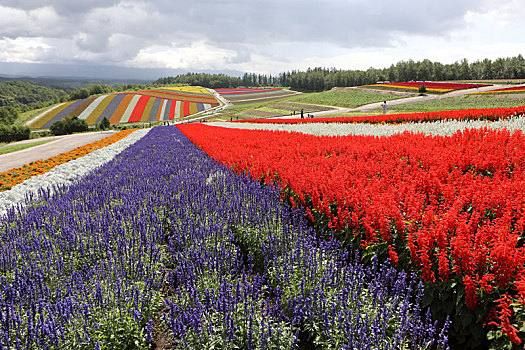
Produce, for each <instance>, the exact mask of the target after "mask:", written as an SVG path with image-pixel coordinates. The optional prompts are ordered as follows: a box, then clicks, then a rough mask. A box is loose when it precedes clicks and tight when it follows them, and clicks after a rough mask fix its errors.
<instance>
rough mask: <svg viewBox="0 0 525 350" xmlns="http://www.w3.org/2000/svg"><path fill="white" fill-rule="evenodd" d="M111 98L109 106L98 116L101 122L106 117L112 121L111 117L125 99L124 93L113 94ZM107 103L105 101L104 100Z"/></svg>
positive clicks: (98, 121) (98, 120)
mask: <svg viewBox="0 0 525 350" xmlns="http://www.w3.org/2000/svg"><path fill="white" fill-rule="evenodd" d="M110 97H111V99H110V100H109V99H108V100H109V102H108V106H107V107H106V109H104V111H103V112H102V113H101V114H100V116H99V117H98V118H97V121H96V122H97V123H100V122H101V121H102V120H104V118H107V119H108V120H109V121H110V122H111V117H112V116H113V113H115V111H116V110H117V108H118V106H119V105H120V103H121V102H122V100H123V99H124V95H111V96H110ZM104 103H105V102H104Z"/></svg>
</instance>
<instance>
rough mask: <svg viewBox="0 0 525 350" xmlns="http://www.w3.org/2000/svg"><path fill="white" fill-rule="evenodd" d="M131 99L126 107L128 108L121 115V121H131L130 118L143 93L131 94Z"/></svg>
mask: <svg viewBox="0 0 525 350" xmlns="http://www.w3.org/2000/svg"><path fill="white" fill-rule="evenodd" d="M131 96H132V97H131V100H130V101H129V103H128V106H127V107H126V110H125V111H124V113H123V114H122V116H121V117H120V121H119V123H127V122H128V121H129V118H130V117H131V113H132V112H133V110H134V109H135V106H136V105H137V103H138V102H139V100H140V97H141V95H131Z"/></svg>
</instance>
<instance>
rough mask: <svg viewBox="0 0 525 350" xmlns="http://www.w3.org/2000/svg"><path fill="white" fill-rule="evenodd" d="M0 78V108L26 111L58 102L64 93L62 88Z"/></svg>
mask: <svg viewBox="0 0 525 350" xmlns="http://www.w3.org/2000/svg"><path fill="white" fill-rule="evenodd" d="M0 79H1V80H0V108H2V107H15V108H17V109H18V110H20V111H27V110H30V109H35V108H41V107H44V106H46V105H49V104H51V103H53V102H59V101H60V97H61V96H63V95H65V94H66V92H65V91H64V90H62V89H57V88H54V87H50V86H44V85H40V84H34V83H31V82H27V81H16V80H15V81H13V80H8V79H7V78H0Z"/></svg>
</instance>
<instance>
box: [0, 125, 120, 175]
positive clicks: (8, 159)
mask: <svg viewBox="0 0 525 350" xmlns="http://www.w3.org/2000/svg"><path fill="white" fill-rule="evenodd" d="M115 132H116V131H113V130H111V131H100V132H89V133H84V134H74V135H64V136H52V137H43V138H40V139H33V140H25V141H20V142H13V143H10V144H8V146H12V145H17V144H26V143H31V142H36V141H41V140H54V141H52V142H49V143H46V144H43V145H39V146H35V147H31V148H27V149H24V150H21V151H17V152H12V153H7V154H2V155H0V172H3V171H7V170H10V169H13V168H17V167H20V166H23V165H24V164H28V163H31V162H34V161H37V160H40V159H47V158H50V157H54V156H57V155H59V154H61V153H64V152H69V151H71V150H73V149H75V148H77V147H80V146H84V145H87V144H88V143H92V142H95V141H99V140H102V139H103V138H106V137H108V136H111V135H113V134H114V133H115Z"/></svg>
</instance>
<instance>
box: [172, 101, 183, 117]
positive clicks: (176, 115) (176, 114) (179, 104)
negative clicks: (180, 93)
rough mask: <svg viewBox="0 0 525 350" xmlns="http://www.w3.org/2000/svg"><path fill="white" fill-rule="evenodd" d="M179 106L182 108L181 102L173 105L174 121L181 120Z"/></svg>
mask: <svg viewBox="0 0 525 350" xmlns="http://www.w3.org/2000/svg"><path fill="white" fill-rule="evenodd" d="M181 106H182V102H181V101H177V103H176V104H175V116H174V118H175V119H180V118H182V115H181V112H180V110H181Z"/></svg>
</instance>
